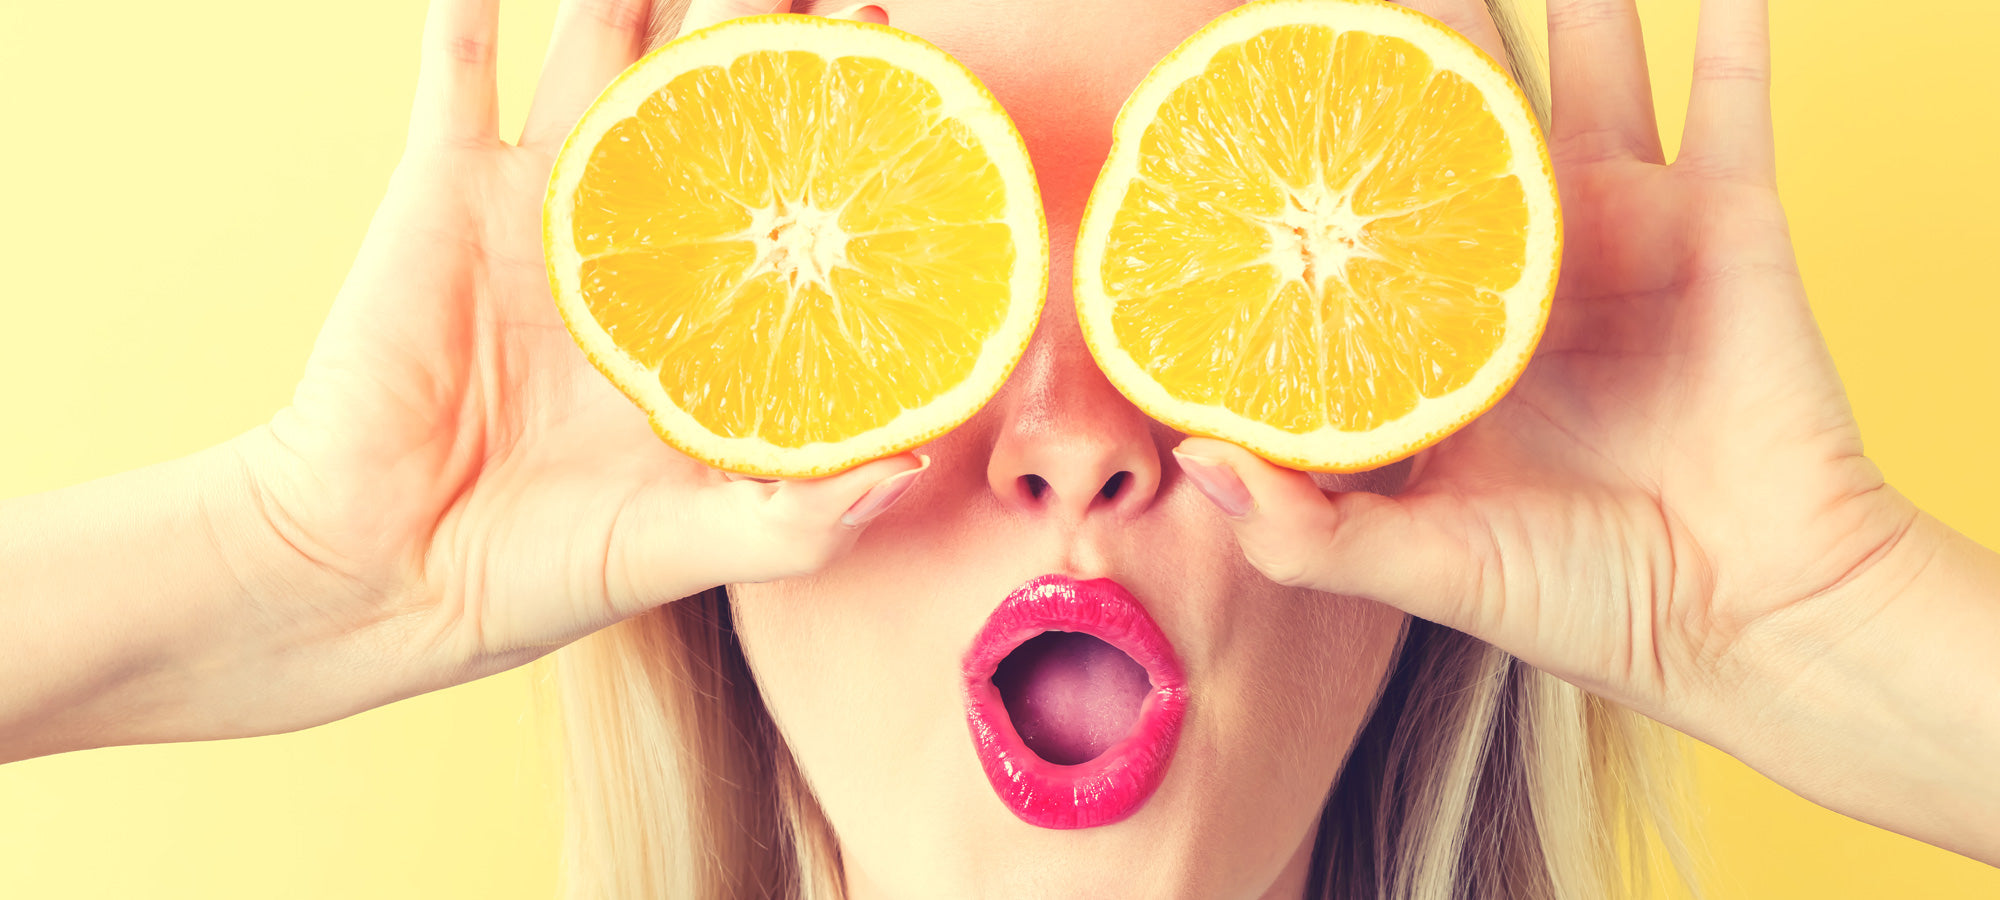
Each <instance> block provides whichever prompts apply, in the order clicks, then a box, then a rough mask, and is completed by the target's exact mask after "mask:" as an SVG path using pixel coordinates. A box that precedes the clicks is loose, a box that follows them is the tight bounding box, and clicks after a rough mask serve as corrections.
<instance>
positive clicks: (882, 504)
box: [840, 453, 931, 527]
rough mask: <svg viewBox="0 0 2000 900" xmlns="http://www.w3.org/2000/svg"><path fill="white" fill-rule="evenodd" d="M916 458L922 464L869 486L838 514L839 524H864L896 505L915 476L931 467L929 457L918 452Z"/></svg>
mask: <svg viewBox="0 0 2000 900" xmlns="http://www.w3.org/2000/svg"><path fill="white" fill-rule="evenodd" d="M917 458H918V459H921V460H923V465H920V466H918V467H916V468H914V469H907V470H905V471H902V472H897V473H896V474H894V475H891V476H889V477H887V478H884V479H882V480H881V481H880V482H878V483H877V484H876V485H875V486H874V487H872V488H869V489H868V493H866V494H862V495H861V499H859V500H856V501H854V505H853V506H850V507H848V508H847V511H846V512H844V513H841V514H840V524H842V525H846V526H849V527H853V526H856V525H866V524H868V522H869V521H871V520H873V519H874V518H875V517H876V516H879V515H881V514H883V513H885V512H888V511H889V507H891V506H894V505H896V501H897V500H901V499H902V498H903V494H905V493H907V492H908V491H909V490H910V485H913V484H916V483H917V476H918V475H922V474H923V472H924V470H925V469H928V468H930V467H931V458H930V457H928V456H925V455H923V454H921V453H919V454H917Z"/></svg>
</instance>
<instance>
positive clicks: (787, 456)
mask: <svg viewBox="0 0 2000 900" xmlns="http://www.w3.org/2000/svg"><path fill="white" fill-rule="evenodd" d="M793 50H802V51H806V52H810V53H815V54H818V55H820V56H823V57H826V58H827V59H829V60H831V59H835V58H838V57H845V56H854V57H868V58H875V59H882V60H886V61H888V62H889V63H891V64H893V65H895V66H897V67H899V68H902V69H904V70H907V71H909V72H911V73H913V74H915V75H916V76H917V77H919V78H921V79H923V80H925V81H927V82H929V83H930V85H931V86H932V88H934V89H935V90H936V91H937V93H938V96H939V98H940V100H941V101H942V105H941V108H940V109H939V110H938V112H937V113H936V114H937V115H938V116H941V117H944V118H952V119H956V120H958V121H959V122H960V123H961V124H962V125H964V126H965V127H966V129H967V131H968V132H970V134H971V136H972V137H973V138H975V139H977V141H978V143H979V145H980V148H981V149H982V150H983V151H985V153H986V154H987V157H988V158H989V159H990V160H991V161H992V162H993V164H994V165H995V167H996V168H997V169H998V170H999V172H1000V175H1001V180H1002V183H1003V185H1004V189H1005V191H1006V196H1007V203H1006V212H1005V215H1004V218H1003V219H1002V222H1001V224H1004V225H1005V226H1007V228H1008V230H1009V231H1010V232H1011V233H1012V235H1013V241H1014V268H1013V271H1012V272H1011V273H1010V285H1009V288H1010V292H1011V295H1012V296H1013V297H1014V298H1016V302H1014V303H1013V305H1012V306H1011V307H1010V309H1009V310H1008V313H1007V317H1006V319H1005V320H1004V321H1003V322H1002V323H1001V325H1000V327H999V328H998V329H997V330H996V331H995V333H994V335H993V336H992V337H991V338H990V339H989V340H988V341H987V342H986V344H985V346H984V347H983V348H982V351H981V354H980V357H979V359H978V361H977V362H975V363H974V365H973V368H972V371H971V374H970V375H968V376H967V377H966V378H965V379H964V380H963V381H961V382H960V383H959V384H957V385H955V386H953V387H951V388H949V389H948V390H946V391H945V392H944V393H943V394H941V395H940V396H938V397H936V398H934V399H933V400H932V401H931V402H930V403H929V404H927V405H924V406H921V407H917V408H915V409H906V410H903V411H902V412H901V413H900V414H898V415H896V416H895V417H893V418H892V419H890V420H889V421H888V422H886V423H884V424H883V425H881V426H879V427H877V428H875V429H872V430H870V431H867V432H863V433H862V434H858V435H855V436H853V437H850V438H847V439H845V440H842V441H839V442H835V443H815V444H809V445H807V446H805V447H800V448H777V447H773V446H772V445H770V444H769V443H767V442H766V441H764V440H763V439H761V438H758V437H755V436H752V437H747V438H730V437H724V436H721V435H717V434H715V433H713V432H711V431H709V430H708V429H707V428H706V427H704V426H702V425H701V424H700V423H699V422H697V421H696V420H695V419H694V418H693V417H692V416H691V415H689V414H688V413H686V412H685V411H683V410H681V409H679V408H678V407H677V406H675V405H674V403H673V401H672V400H671V399H670V398H669V396H668V394H667V392H666V390H665V389H664V388H663V387H661V386H660V383H659V372H658V370H657V369H653V368H649V367H647V366H645V365H642V364H641V363H640V362H638V361H637V360H636V359H634V358H632V357H631V356H630V355H629V354H627V353H625V352H624V351H622V350H620V349H618V347H617V345H616V344H615V343H614V342H613V341H612V339H611V336H610V335H609V334H608V333H607V332H606V331H605V330H604V328H603V327H602V326H601V325H599V324H598V323H597V321H596V319H594V318H593V317H592V316H591V313H590V310H589V308H588V306H587V305H586V303H585V302H584V297H583V290H582V285H581V283H580V270H581V264H582V260H583V257H582V255H581V254H580V253H579V252H578V251H577V249H576V243H575V234H574V220H573V218H572V210H571V203H570V202H569V198H570V197H571V196H573V195H574V193H575V191H576V188H577V185H578V183H579V182H580V180H581V179H582V177H583V174H584V171H585V168H586V165H585V164H586V163H587V162H588V161H589V156H590V151H591V150H592V148H594V147H596V146H597V144H598V142H599V141H600V140H602V139H603V137H604V135H605V133H606V132H608V131H609V130H610V129H611V128H612V127H613V126H614V125H616V124H617V123H618V122H620V121H621V120H624V119H626V118H629V117H631V116H633V115H634V114H636V113H637V111H638V109H639V106H640V105H641V104H642V103H643V102H644V101H645V100H646V98H647V97H649V96H650V95H651V94H652V93H653V92H654V91H656V90H658V89H659V88H660V87H662V86H664V85H666V84H667V83H669V82H671V81H672V80H673V79H674V78H675V77H677V76H679V75H680V74H682V73H684V72H687V71H690V70H692V69H697V68H701V67H704V66H724V67H726V66H728V65H729V63H730V62H732V61H734V60H735V59H737V58H738V57H740V56H742V55H744V54H746V53H751V52H757V51H778V52H784V51H793ZM548 196H549V201H550V202H548V203H547V204H546V205H545V208H544V219H543V228H544V239H545V243H546V246H547V248H548V262H549V276H550V282H551V287H552V288H553V293H554V295H555V299H556V305H557V307H558V309H560V310H561V312H562V315H563V319H564V321H565V322H567V323H568V325H569V328H570V331H571V333H572V334H574V335H575V336H576V338H577V341H578V343H580V344H581V345H583V346H584V348H585V350H586V352H587V353H588V354H589V356H590V357H591V361H592V362H593V363H594V364H596V365H597V367H598V369H599V370H600V371H602V372H604V374H605V375H606V377H608V378H610V379H611V380H612V381H613V382H614V383H616V384H617V385H618V386H619V388H620V389H621V390H623V391H624V392H625V393H626V394H627V395H628V396H630V397H632V398H633V399H634V401H635V402H637V403H638V404H639V405H641V406H642V407H644V408H646V409H647V410H649V411H650V412H651V414H652V417H653V424H654V430H655V431H657V432H659V433H660V434H661V435H662V436H663V437H666V438H667V439H668V440H669V441H670V442H671V443H673V444H675V445H676V446H677V447H679V448H680V449H682V450H683V451H686V452H688V453H689V454H690V455H693V456H695V457H697V458H700V459H704V460H708V461H711V462H716V463H718V464H722V465H726V466H727V467H728V468H731V469H734V470H737V471H741V472H748V473H753V474H759V475H773V476H785V477H810V476H818V475H824V474H828V473H831V472H835V471H839V470H840V469H843V468H846V467H847V466H850V465H853V464H855V463H857V462H860V461H864V460H868V459H873V458H877V457H880V456H885V455H888V454H890V453H893V452H896V451H898V450H900V449H903V448H906V447H909V446H912V445H914V444H917V443H920V442H921V441H923V440H927V439H929V438H931V437H934V436H936V435H937V434H940V433H942V432H944V431H946V430H948V429H949V428H951V427H952V426H954V425H957V424H958V423H959V422H962V421H964V420H965V419H966V418H969V417H970V416H971V415H972V413H973V412H975V411H977V410H978V408H979V407H980V406H981V405H983V404H984V402H985V400H986V398H988V397H990V396H992V394H993V393H994V392H995V391H997V390H998V389H999V386H1000V384H1001V383H1002V382H1003V381H1005V380H1006V377H1007V374H1008V373H1009V372H1010V371H1011V370H1012V368H1013V365H1014V362H1015V361H1016V360H1017V359H1019V357H1020V355H1021V352H1022V350H1023V349H1024V348H1025V347H1026V346H1027V342H1028V338H1029V336H1030V335H1031V334H1032V333H1033V331H1034V327H1035V322H1036V319H1037V318H1038V316H1039V315H1040V312H1041V302H1040V301H1041V297H1042V295H1043V292H1044V291H1045V289H1046V286H1047V281H1046V279H1047V274H1048V238H1047V228H1046V225H1045V223H1044V221H1043V218H1042V206H1041V197H1040V192H1039V189H1038V187H1037V185H1036V183H1035V178H1034V173H1033V169H1032V167H1031V166H1030V164H1029V160H1028V153H1027V147H1026V145H1025V144H1024V143H1023V142H1022V141H1021V137H1020V134H1019V133H1018V132H1017V131H1016V130H1015V129H1014V126H1013V122H1012V121H1011V120H1010V119H1009V118H1008V117H1007V114H1006V112H1005V110H1004V109H1002V108H1001V106H1000V104H999V102H998V101H997V100H995V99H994V98H993V96H992V94H991V93H990V92H988V91H987V90H986V89H985V87H984V86H982V85H981V84H980V83H979V82H978V80H977V79H976V78H975V77H974V76H973V75H972V73H971V72H970V71H968V70H966V69H965V67H964V66H962V65H960V64H959V63H958V62H957V61H956V60H954V59H952V58H951V57H950V56H948V55H947V54H945V53H944V51H942V50H939V49H937V48H936V47H934V46H932V45H930V44H928V43H926V42H924V41H922V40H921V39H918V38H915V37H913V36H910V35H908V34H906V33H903V32H900V31H896V30H893V29H890V28H887V27H883V26H877V25H865V24H859V23H853V22H845V21H834V20H828V19H825V18H822V17H817V16H791V15H783V16H753V17H749V18H744V19H735V20H731V21H729V22H725V23H723V24H721V25H717V26H713V27H710V28H708V29H704V30H702V31H699V32H695V33H694V34H691V35H688V36H685V37H683V38H680V39H678V40H676V41H674V42H672V43H669V44H667V45H666V46H664V47H661V48H660V49H659V50H656V51H654V53H653V54H652V55H650V56H648V57H647V58H646V59H644V60H641V61H640V62H639V63H638V64H637V65H634V66H633V67H632V68H630V69H628V70H626V72H625V73H624V74H623V75H621V76H619V78H618V79H617V80H615V81H613V82H612V83H611V85H610V86H609V87H607V88H606V89H605V90H604V92H603V93H602V94H601V95H599V97H598V98H597V101H596V103H595V104H593V105H592V107H591V109H590V111H589V112H587V113H585V115H584V117H583V119H582V120H581V122H579V124H578V125H577V128H576V130H575V131H574V132H572V133H571V134H570V136H569V139H568V141H567V142H566V143H565V144H564V145H563V149H562V152H561V154H560V155H559V156H558V157H557V160H556V164H555V167H554V171H553V173H552V174H551V177H550V181H549V195H548ZM748 212H749V214H750V216H751V224H750V226H749V228H747V229H745V231H744V233H743V235H742V238H743V239H747V240H749V241H751V242H752V244H753V247H754V258H755V259H756V263H754V264H753V268H752V270H751V271H750V272H749V273H746V277H755V276H757V275H760V274H763V273H764V272H770V271H775V272H778V273H780V275H781V276H783V277H784V278H785V279H786V281H787V284H788V285H789V286H791V287H792V288H793V294H794V296H796V294H797V290H798V289H800V288H803V287H805V286H807V285H808V284H819V285H821V286H825V285H827V283H828V275H829V273H830V272H831V270H832V269H833V268H835V267H836V266H839V265H841V264H842V263H843V262H844V261H845V258H846V247H847V243H848V241H849V239H850V237H851V236H850V235H848V234H846V233H844V232H843V231H841V229H840V227H839V225H838V217H839V213H840V210H838V209H822V208H819V207H816V206H812V205H810V204H808V203H805V202H803V201H802V200H800V199H799V198H778V199H777V200H776V201H775V202H774V203H773V204H772V205H770V206H767V207H765V208H763V209H753V210H748ZM828 293H829V294H832V293H833V292H831V291H829V292H828Z"/></svg>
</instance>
